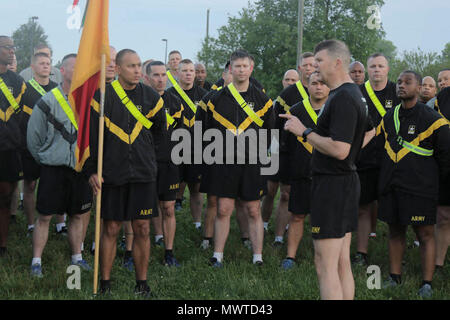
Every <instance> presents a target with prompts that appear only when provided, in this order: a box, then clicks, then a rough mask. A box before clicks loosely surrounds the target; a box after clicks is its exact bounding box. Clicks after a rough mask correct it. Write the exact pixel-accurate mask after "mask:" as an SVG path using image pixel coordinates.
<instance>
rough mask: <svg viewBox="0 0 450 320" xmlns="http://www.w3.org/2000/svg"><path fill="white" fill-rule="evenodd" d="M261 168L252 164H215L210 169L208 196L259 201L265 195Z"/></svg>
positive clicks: (207, 187) (207, 181)
mask: <svg viewBox="0 0 450 320" xmlns="http://www.w3.org/2000/svg"><path fill="white" fill-rule="evenodd" d="M260 171H261V167H260V166H259V165H250V164H214V165H211V166H210V167H209V170H208V179H207V180H206V181H205V182H206V183H208V186H205V188H206V189H207V190H208V194H210V195H213V196H217V197H218V198H232V199H237V198H239V199H241V200H243V201H255V200H259V199H260V198H261V197H262V196H263V195H264V194H265V190H266V188H265V186H264V182H265V181H266V180H265V179H263V177H262V176H261V172H260Z"/></svg>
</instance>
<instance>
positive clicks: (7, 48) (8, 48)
mask: <svg viewBox="0 0 450 320" xmlns="http://www.w3.org/2000/svg"><path fill="white" fill-rule="evenodd" d="M0 48H5V49H6V50H14V51H15V50H16V46H0Z"/></svg>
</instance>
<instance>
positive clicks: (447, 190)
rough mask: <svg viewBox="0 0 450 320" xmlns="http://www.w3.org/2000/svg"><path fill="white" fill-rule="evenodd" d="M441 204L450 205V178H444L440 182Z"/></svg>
mask: <svg viewBox="0 0 450 320" xmlns="http://www.w3.org/2000/svg"><path fill="white" fill-rule="evenodd" d="M438 204H439V205H440V206H450V178H447V179H446V180H443V181H441V182H440V184H439V202H438Z"/></svg>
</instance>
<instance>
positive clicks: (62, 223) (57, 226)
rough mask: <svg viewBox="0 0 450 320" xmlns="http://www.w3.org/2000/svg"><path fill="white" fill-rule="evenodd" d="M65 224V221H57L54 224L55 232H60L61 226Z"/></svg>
mask: <svg viewBox="0 0 450 320" xmlns="http://www.w3.org/2000/svg"><path fill="white" fill-rule="evenodd" d="M65 226H66V223H65V222H61V223H57V224H56V232H61V230H62V228H63V227H65Z"/></svg>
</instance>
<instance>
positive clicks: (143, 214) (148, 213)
mask: <svg viewBox="0 0 450 320" xmlns="http://www.w3.org/2000/svg"><path fill="white" fill-rule="evenodd" d="M157 202H158V201H157V191H156V182H143V183H127V184H125V185H121V186H108V185H103V186H102V210H101V217H102V219H104V220H112V221H130V220H131V221H132V220H139V219H150V218H153V217H157V216H158V203H157Z"/></svg>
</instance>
